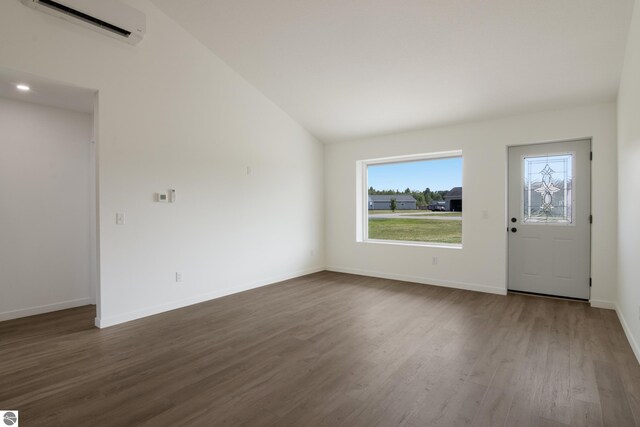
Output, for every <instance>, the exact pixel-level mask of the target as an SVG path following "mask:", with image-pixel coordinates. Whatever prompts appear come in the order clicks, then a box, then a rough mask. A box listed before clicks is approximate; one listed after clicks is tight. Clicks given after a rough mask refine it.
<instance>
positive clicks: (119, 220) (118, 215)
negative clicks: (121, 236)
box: [116, 212, 124, 225]
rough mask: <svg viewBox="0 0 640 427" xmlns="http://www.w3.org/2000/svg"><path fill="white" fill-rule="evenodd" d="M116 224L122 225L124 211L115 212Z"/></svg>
mask: <svg viewBox="0 0 640 427" xmlns="http://www.w3.org/2000/svg"><path fill="white" fill-rule="evenodd" d="M116 225H124V213H122V212H118V213H116Z"/></svg>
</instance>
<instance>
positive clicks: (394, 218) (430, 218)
mask: <svg viewBox="0 0 640 427" xmlns="http://www.w3.org/2000/svg"><path fill="white" fill-rule="evenodd" d="M358 166H359V168H360V170H361V172H362V175H361V176H362V182H361V183H360V184H361V188H362V190H361V191H360V193H359V196H361V197H359V200H361V201H362V203H361V204H360V209H359V213H360V214H361V215H359V217H360V218H362V220H361V221H359V226H360V228H361V230H359V234H358V237H359V238H358V240H360V241H367V242H383V243H399V244H419V245H425V244H426V245H439V246H453V247H460V246H461V245H462V207H463V204H462V152H460V151H455V152H447V153H436V154H423V155H417V156H404V157H394V158H387V159H376V160H367V161H362V162H358Z"/></svg>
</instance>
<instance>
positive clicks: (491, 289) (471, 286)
mask: <svg viewBox="0 0 640 427" xmlns="http://www.w3.org/2000/svg"><path fill="white" fill-rule="evenodd" d="M326 269H327V270H328V271H335V272H336V273H348V274H358V275H360V276H369V277H378V278H381V279H391V280H402V281H404V282H413V283H421V284H424V285H434V286H441V287H444V288H455V289H464V290H467V291H476V292H484V293H488V294H497V295H506V294H507V290H506V289H504V288H499V287H496V286H487V285H479V284H475V283H463V282H453V281H449V280H441V279H429V278H425V277H419V276H408V275H404V274H394V273H386V272H382V271H371V270H359V269H355V268H344V267H336V266H330V267H327V268H326Z"/></svg>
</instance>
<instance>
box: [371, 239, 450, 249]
mask: <svg viewBox="0 0 640 427" xmlns="http://www.w3.org/2000/svg"><path fill="white" fill-rule="evenodd" d="M359 243H373V244H378V245H394V246H417V247H422V248H440V249H462V244H461V243H460V244H458V243H429V242H411V241H405V240H375V239H367V240H361V241H360V242H359Z"/></svg>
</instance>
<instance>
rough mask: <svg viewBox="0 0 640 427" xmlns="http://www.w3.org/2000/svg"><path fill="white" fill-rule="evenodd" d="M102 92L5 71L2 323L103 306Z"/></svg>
mask: <svg viewBox="0 0 640 427" xmlns="http://www.w3.org/2000/svg"><path fill="white" fill-rule="evenodd" d="M97 95H98V94H97V91H96V90H93V89H88V88H81V87H76V86H72V85H69V84H66V83H61V82H57V81H53V80H50V79H47V78H43V77H40V76H36V75H32V74H28V73H25V72H21V71H15V70H9V69H4V68H0V211H1V212H2V217H3V220H2V221H0V235H2V236H3V237H2V239H1V240H0V288H1V289H0V293H1V294H2V299H0V321H4V320H10V319H16V318H21V317H26V316H32V315H36V314H42V313H47V312H52V311H57V310H63V309H68V308H73V307H78V306H83V305H89V304H95V305H96V309H97V310H98V311H99V309H100V305H99V303H100V292H99V255H98V254H99V252H98V247H99V233H98V194H97V192H98V185H97V184H98V168H97V143H98V142H97V114H96V113H97V111H96V108H97V100H98V97H97Z"/></svg>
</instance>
